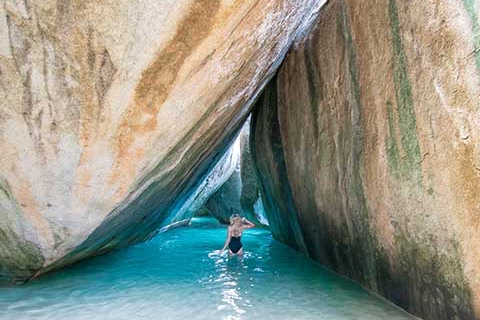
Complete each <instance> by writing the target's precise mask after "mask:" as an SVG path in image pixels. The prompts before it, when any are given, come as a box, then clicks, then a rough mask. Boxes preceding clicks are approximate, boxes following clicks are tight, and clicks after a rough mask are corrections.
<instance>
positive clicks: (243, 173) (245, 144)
mask: <svg viewBox="0 0 480 320" xmlns="http://www.w3.org/2000/svg"><path fill="white" fill-rule="evenodd" d="M249 136H250V120H248V121H247V122H246V123H245V124H244V126H243V128H242V131H241V132H240V135H239V137H238V142H239V148H240V152H241V153H240V154H241V155H240V157H238V161H237V163H236V166H235V170H233V172H232V175H231V176H230V177H229V179H228V180H227V181H226V182H225V183H224V184H223V185H222V186H221V187H220V188H219V189H218V191H216V192H215V193H213V194H212V196H211V197H210V198H209V199H208V201H207V202H206V203H205V209H206V210H208V212H209V213H210V214H211V215H213V216H214V217H215V218H217V219H218V220H219V221H221V222H223V223H229V220H230V215H232V214H233V213H239V214H241V215H242V216H245V217H246V218H247V219H249V220H250V221H252V222H253V223H255V224H256V225H258V226H262V225H264V224H265V223H267V221H266V220H265V217H264V216H263V215H264V213H263V210H262V208H263V206H262V205H261V204H260V203H261V202H262V199H261V197H260V190H259V186H258V183H257V177H256V173H255V169H254V165H253V159H252V155H251V154H250V139H249Z"/></svg>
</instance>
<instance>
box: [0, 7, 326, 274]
mask: <svg viewBox="0 0 480 320" xmlns="http://www.w3.org/2000/svg"><path fill="white" fill-rule="evenodd" d="M323 2H324V1H317V0H242V1H231V0H178V1H154V0H147V1H130V0H118V1H98V0H73V1H55V0H25V1H14V0H4V1H2V3H1V5H0V150H1V156H0V215H1V217H0V282H1V281H9V282H15V281H24V280H26V279H29V278H31V277H34V276H38V275H39V274H42V273H44V272H46V271H48V270H51V269H54V268H58V267H61V266H63V265H66V264H69V263H72V262H75V261H77V260H80V259H83V258H85V257H88V256H92V255H97V254H101V253H104V252H108V251H110V250H112V249H118V248H122V247H124V246H127V245H130V244H134V243H138V242H141V241H144V240H146V239H148V238H150V237H151V236H152V235H153V234H155V232H156V230H157V229H158V228H159V227H162V226H163V224H164V221H168V222H172V219H169V217H170V216H171V215H175V212H172V208H178V207H181V203H183V202H185V201H187V200H188V199H189V198H190V196H191V195H192V194H193V193H194V192H195V189H196V188H197V187H198V186H199V185H200V184H201V183H202V181H203V180H204V179H205V177H206V176H207V174H208V172H209V171H210V170H211V168H212V166H213V165H214V163H216V162H218V161H219V159H220V158H221V157H222V155H223V154H224V152H225V151H226V150H227V148H228V146H229V144H230V142H231V141H232V139H233V137H234V136H235V135H236V134H237V132H238V130H239V129H240V128H241V126H242V123H243V122H244V121H245V119H246V117H247V115H248V113H249V111H250V105H251V103H252V101H253V100H254V99H255V96H256V94H257V92H258V91H259V90H260V89H261V87H262V86H263V84H264V83H266V82H267V81H268V80H269V78H270V77H271V75H272V74H273V72H274V71H275V70H276V68H277V67H278V64H279V62H280V61H281V60H282V58H283V57H284V54H285V52H286V50H287V49H288V48H289V46H290V44H291V43H292V41H293V40H294V38H295V37H296V36H297V34H299V32H303V31H304V30H306V29H307V28H308V27H309V25H310V23H311V21H312V19H314V18H315V16H316V15H317V14H318V11H319V9H320V7H321V6H322V5H323Z"/></svg>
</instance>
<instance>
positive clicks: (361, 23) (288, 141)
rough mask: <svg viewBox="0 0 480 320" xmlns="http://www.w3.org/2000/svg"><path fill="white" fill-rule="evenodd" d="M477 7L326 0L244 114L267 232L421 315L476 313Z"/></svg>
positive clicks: (479, 287)
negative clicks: (250, 114)
mask: <svg viewBox="0 0 480 320" xmlns="http://www.w3.org/2000/svg"><path fill="white" fill-rule="evenodd" d="M479 16H480V1H476V0H472V1H470V0H469V1H460V0H458V1H443V0H432V1H423V0H413V1H399V0H386V1H375V0H362V1H357V0H333V1H330V2H329V4H328V5H327V6H325V7H324V9H323V10H322V13H321V14H320V16H319V19H318V22H317V24H316V26H315V27H314V28H313V29H312V31H311V32H310V33H309V34H308V36H306V37H305V38H304V39H302V40H301V41H298V42H297V43H296V44H295V45H294V47H293V49H292V51H291V52H290V53H289V54H288V56H287V58H286V60H285V61H284V63H283V65H282V67H281V68H280V70H279V73H278V77H277V78H276V79H275V80H273V81H272V83H271V85H270V86H269V87H268V88H267V89H266V91H265V93H264V94H263V97H262V99H261V100H260V101H259V102H258V105H257V107H258V109H257V110H256V113H255V116H254V118H253V128H254V129H253V130H252V137H253V144H254V146H255V147H254V150H253V154H254V156H255V159H256V166H257V170H258V171H259V172H260V173H261V177H262V178H261V181H262V184H263V192H264V193H265V197H264V199H265V202H266V206H265V209H266V213H267V216H268V218H269V222H270V225H271V227H272V231H273V232H274V234H275V236H276V237H277V238H279V239H281V240H283V241H286V242H289V243H290V244H292V245H294V246H296V247H300V248H302V247H303V249H307V251H308V254H309V256H310V257H312V258H313V259H315V260H317V261H320V262H322V263H323V264H325V265H327V266H328V267H330V268H332V269H334V270H335V271H338V272H339V273H341V274H344V275H346V276H348V277H351V278H353V279H355V280H357V281H359V282H360V283H362V284H363V285H365V286H366V287H368V288H370V289H372V290H374V291H375V292H378V293H380V294H382V295H384V296H385V297H387V298H388V299H390V300H391V301H393V302H394V303H396V304H398V305H399V306H401V307H403V308H405V309H406V310H408V311H409V312H411V313H413V314H416V315H419V316H421V317H422V318H424V319H431V320H447V319H448V320H451V319H462V320H472V319H480V258H479V257H480V219H479V217H480V215H479V212H480V210H479V209H480V170H479V168H480V148H479V143H480V136H479V134H480V114H479V107H480V106H479V101H480V41H479V32H480V31H479V30H480V29H479V27H478V26H479V21H478V17H479ZM272 199H273V200H272ZM275 203H276V205H272V204H275ZM288 216H290V217H292V219H293V222H292V219H290V220H288V219H286V217H288ZM295 218H296V221H295ZM292 230H296V233H297V234H299V235H302V237H301V238H300V237H291V235H292ZM302 241H303V243H304V246H302Z"/></svg>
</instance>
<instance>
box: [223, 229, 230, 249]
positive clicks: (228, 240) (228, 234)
mask: <svg viewBox="0 0 480 320" xmlns="http://www.w3.org/2000/svg"><path fill="white" fill-rule="evenodd" d="M230 238H231V236H230V227H227V239H225V244H224V245H223V248H222V250H221V251H222V252H223V251H225V250H226V249H227V247H228V245H229V244H230Z"/></svg>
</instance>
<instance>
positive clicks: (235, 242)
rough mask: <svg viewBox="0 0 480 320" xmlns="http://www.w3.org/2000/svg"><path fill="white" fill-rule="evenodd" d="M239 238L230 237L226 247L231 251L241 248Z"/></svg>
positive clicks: (235, 251) (234, 251)
mask: <svg viewBox="0 0 480 320" xmlns="http://www.w3.org/2000/svg"><path fill="white" fill-rule="evenodd" d="M240 238H241V236H240V237H231V238H230V243H229V244H228V248H229V249H230V251H232V252H233V253H237V252H238V251H240V249H242V242H241V241H240Z"/></svg>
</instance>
